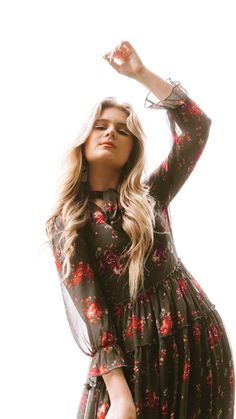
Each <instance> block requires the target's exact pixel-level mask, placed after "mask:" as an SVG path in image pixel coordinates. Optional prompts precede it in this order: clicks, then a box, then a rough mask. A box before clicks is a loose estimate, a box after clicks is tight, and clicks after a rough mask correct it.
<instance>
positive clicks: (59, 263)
mask: <svg viewBox="0 0 236 419" xmlns="http://www.w3.org/2000/svg"><path fill="white" fill-rule="evenodd" d="M55 263H56V269H57V271H58V272H61V269H62V265H61V262H60V260H59V259H57V258H55Z"/></svg>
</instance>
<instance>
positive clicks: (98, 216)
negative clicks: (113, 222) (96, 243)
mask: <svg viewBox="0 0 236 419" xmlns="http://www.w3.org/2000/svg"><path fill="white" fill-rule="evenodd" d="M92 218H93V219H94V221H95V223H96V224H104V223H105V222H106V216H105V214H104V213H103V212H102V211H100V210H96V211H94V212H92Z"/></svg>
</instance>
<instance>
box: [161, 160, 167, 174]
mask: <svg viewBox="0 0 236 419" xmlns="http://www.w3.org/2000/svg"><path fill="white" fill-rule="evenodd" d="M161 166H162V169H163V170H165V172H167V170H168V159H166V160H164V161H163V163H162V165H161Z"/></svg>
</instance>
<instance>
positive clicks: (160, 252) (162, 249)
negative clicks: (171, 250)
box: [152, 244, 167, 264]
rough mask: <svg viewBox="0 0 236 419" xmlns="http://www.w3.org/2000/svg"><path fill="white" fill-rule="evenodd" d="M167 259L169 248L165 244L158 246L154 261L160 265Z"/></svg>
mask: <svg viewBox="0 0 236 419" xmlns="http://www.w3.org/2000/svg"><path fill="white" fill-rule="evenodd" d="M166 259H167V248H166V246H164V245H163V244H158V245H157V246H156V248H155V249H154V252H153V255H152V260H153V262H154V263H157V264H160V263H161V262H163V261H164V260H166Z"/></svg>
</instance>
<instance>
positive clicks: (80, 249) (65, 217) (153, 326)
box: [47, 41, 234, 419]
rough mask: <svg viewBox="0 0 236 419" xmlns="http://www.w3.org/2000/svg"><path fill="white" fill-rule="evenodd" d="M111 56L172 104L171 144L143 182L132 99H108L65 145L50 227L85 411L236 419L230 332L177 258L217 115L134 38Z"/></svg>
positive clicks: (123, 418) (112, 417) (118, 416)
mask: <svg viewBox="0 0 236 419" xmlns="http://www.w3.org/2000/svg"><path fill="white" fill-rule="evenodd" d="M104 59H105V60H106V61H107V62H108V63H109V64H110V65H111V66H112V67H113V68H114V69H115V70H116V71H118V72H119V73H120V74H123V75H125V76H128V77H131V78H133V79H135V80H136V81H138V82H140V83H142V84H143V85H144V86H146V87H147V88H148V89H149V90H150V92H149V94H148V96H147V98H146V101H145V105H146V107H148V108H153V109H166V110H167V116H168V120H169V124H170V129H171V134H172V139H173V145H172V148H171V150H170V153H169V155H168V156H167V158H166V159H165V161H164V162H163V163H162V164H161V165H160V166H159V167H158V168H157V169H156V170H155V171H154V172H153V173H151V175H150V176H148V177H146V179H145V180H144V181H141V176H142V174H143V172H144V171H145V157H144V156H145V150H144V144H145V137H144V133H143V130H142V127H141V124H140V122H139V120H138V117H137V115H136V113H135V112H134V110H133V108H132V107H131V105H129V104H128V103H123V104H121V103H119V102H118V101H117V100H116V99H115V98H106V99H104V100H103V101H102V102H100V103H98V104H97V105H96V106H95V107H94V109H93V110H92V113H91V115H90V117H89V119H88V121H87V123H86V124H85V125H84V127H83V129H82V131H81V134H80V136H79V139H78V140H77V142H76V144H75V146H74V147H72V149H71V151H70V153H69V171H68V175H67V178H66V179H65V180H64V182H63V187H62V191H61V195H60V200H59V202H58V205H57V208H56V210H55V211H54V213H53V215H52V216H51V217H50V219H49V220H48V221H47V234H48V236H49V242H50V245H51V248H52V250H53V253H54V257H55V262H56V267H57V270H58V273H59V277H60V280H61V281H60V284H61V289H62V295H63V299H64V304H65V309H66V314H67V317H68V321H69V324H70V327H71V330H72V333H73V335H74V338H75V340H76V342H77V344H78V345H79V347H80V348H81V350H82V351H83V352H84V353H86V354H87V355H89V356H91V363H90V365H89V371H88V376H87V380H86V383H85V388H84V390H83V392H82V394H81V398H80V404H79V409H78V413H77V419H82V418H83V419H92V418H97V419H102V418H105V417H106V419H134V418H139V419H143V418H145V419H154V418H172V419H173V418H178V419H180V418H181V419H184V418H192V419H195V418H204V419H206V418H209V419H210V418H211V419H213V418H222V419H223V418H224V419H226V418H233V411H234V364H233V359H232V352H231V348H230V344H229V341H228V338H227V334H226V331H225V329H224V325H223V323H222V319H221V317H220V315H219V314H218V312H217V310H216V309H215V306H214V304H212V303H211V302H210V300H209V298H208V297H207V295H206V294H205V293H204V291H203V290H202V288H201V287H200V285H199V284H198V282H197V281H196V280H195V278H194V277H193V276H192V275H191V274H190V272H189V271H188V270H187V269H186V267H185V266H184V264H183V262H182V261H181V260H180V258H179V257H178V255H177V252H176V249H175V245H174V241H173V235H172V229H171V222H170V217H169V210H168V206H169V204H170V202H171V201H172V199H173V198H174V197H175V195H176V194H177V192H178V191H179V190H180V188H181V187H182V186H183V185H184V183H185V181H186V180H187V178H188V177H189V175H190V173H191V172H192V171H193V169H194V167H195V165H196V163H197V161H198V159H199V157H200V155H201V153H202V151H203V149H204V147H205V145H206V142H207V139H208V135H209V128H210V125H211V120H210V119H209V118H208V116H207V115H206V114H205V113H204V112H203V111H202V110H201V109H200V108H199V107H198V105H197V104H196V103H195V102H193V100H191V99H190V98H189V97H188V95H187V93H186V91H185V90H184V88H183V87H182V86H181V84H180V83H176V82H173V81H172V80H171V79H168V81H165V80H163V79H162V78H160V77H159V76H157V75H156V74H154V73H153V72H151V71H150V70H149V69H147V68H146V67H145V66H144V64H143V63H142V61H141V59H140V57H139V56H138V54H137V52H136V51H135V49H134V48H133V47H132V45H131V44H130V43H129V42H127V41H124V42H122V43H121V44H120V45H118V46H117V47H116V48H115V49H114V51H113V52H109V53H107V54H105V55H104ZM152 93H153V94H154V95H155V96H156V97H158V99H159V102H158V103H155V102H153V101H151V99H150V96H151V94H152ZM177 130H178V131H179V133H177Z"/></svg>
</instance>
